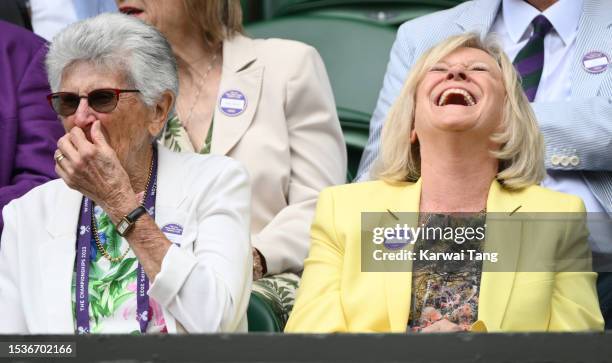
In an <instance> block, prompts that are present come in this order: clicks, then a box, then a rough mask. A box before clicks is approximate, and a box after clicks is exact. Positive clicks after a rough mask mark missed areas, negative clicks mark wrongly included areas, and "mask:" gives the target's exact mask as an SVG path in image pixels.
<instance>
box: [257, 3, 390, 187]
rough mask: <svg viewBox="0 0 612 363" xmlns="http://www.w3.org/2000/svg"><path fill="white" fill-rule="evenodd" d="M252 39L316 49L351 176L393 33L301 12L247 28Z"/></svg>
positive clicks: (361, 22) (362, 141)
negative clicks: (297, 43)
mask: <svg viewBox="0 0 612 363" xmlns="http://www.w3.org/2000/svg"><path fill="white" fill-rule="evenodd" d="M246 31H247V34H249V35H250V36H252V37H254V38H286V39H294V40H299V41H302V42H304V43H307V44H310V45H312V46H313V47H315V48H316V49H317V50H318V52H319V54H321V57H322V58H323V61H324V62H325V66H326V68H327V72H328V75H329V79H330V82H331V86H332V89H333V92H334V97H335V101H336V107H337V111H338V116H339V118H340V123H341V126H342V129H343V132H344V136H345V139H346V143H347V151H348V155H349V165H348V166H349V172H350V175H349V177H352V176H354V175H355V173H356V170H357V166H358V165H359V159H360V158H361V153H362V151H363V147H365V144H366V143H367V138H368V129H369V126H368V125H369V122H370V115H371V113H372V111H373V110H374V107H375V106H376V100H377V98H378V93H379V90H380V88H381V86H382V80H383V76H384V73H385V70H386V66H387V62H388V59H389V51H390V49H391V45H392V44H393V41H394V39H395V29H394V28H391V27H386V26H380V25H376V24H372V23H369V22H364V21H359V20H354V19H347V18H335V17H331V16H320V15H317V14H304V15H297V16H287V17H282V18H278V19H273V20H269V21H264V22H259V23H254V24H250V25H248V26H247V28H246Z"/></svg>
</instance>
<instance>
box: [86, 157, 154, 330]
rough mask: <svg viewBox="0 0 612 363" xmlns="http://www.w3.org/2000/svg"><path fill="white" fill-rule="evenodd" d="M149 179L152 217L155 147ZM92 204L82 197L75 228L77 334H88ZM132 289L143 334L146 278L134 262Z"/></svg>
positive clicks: (147, 204)
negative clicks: (134, 293)
mask: <svg viewBox="0 0 612 363" xmlns="http://www.w3.org/2000/svg"><path fill="white" fill-rule="evenodd" d="M151 162H152V163H153V165H152V166H151V180H150V181H149V185H148V186H147V197H146V199H145V201H144V207H145V208H146V209H147V212H148V213H149V215H150V216H151V217H152V218H155V191H156V187H157V149H156V148H155V147H153V159H152V161H151ZM92 213H93V204H92V202H91V200H90V199H89V198H87V197H83V202H82V203H81V215H80V217H79V226H78V229H77V255H76V282H77V283H76V289H75V292H76V293H75V294H76V300H75V301H76V304H75V305H76V307H75V310H76V320H77V333H78V334H89V333H90V331H89V261H90V256H91V250H90V249H91V243H92V235H91V230H92V229H91V221H92V215H91V214H92ZM137 271H138V274H137V277H136V279H137V286H138V290H137V291H136V304H137V308H136V314H137V315H136V320H138V323H139V324H140V332H141V333H143V334H144V333H146V331H147V325H148V324H149V320H150V318H151V317H150V316H149V295H147V291H148V290H149V279H148V278H147V275H146V274H145V272H144V269H143V268H142V265H141V264H140V263H138V270H137Z"/></svg>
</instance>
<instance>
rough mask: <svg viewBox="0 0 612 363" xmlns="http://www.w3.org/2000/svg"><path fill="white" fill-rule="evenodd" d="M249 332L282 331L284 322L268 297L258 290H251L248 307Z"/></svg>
mask: <svg viewBox="0 0 612 363" xmlns="http://www.w3.org/2000/svg"><path fill="white" fill-rule="evenodd" d="M247 319H248V321H249V332H277V333H278V332H281V331H282V328H281V326H282V323H281V321H280V318H279V317H278V316H277V314H276V313H275V312H274V311H273V310H272V307H271V306H270V304H269V303H268V302H267V300H266V298H265V297H263V296H262V295H260V294H258V293H257V292H251V299H250V300H249V306H248V308H247Z"/></svg>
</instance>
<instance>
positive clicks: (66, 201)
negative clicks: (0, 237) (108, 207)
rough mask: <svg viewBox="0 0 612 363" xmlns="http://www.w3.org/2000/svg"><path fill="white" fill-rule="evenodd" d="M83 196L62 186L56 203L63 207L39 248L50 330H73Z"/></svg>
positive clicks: (45, 315) (49, 222)
mask: <svg viewBox="0 0 612 363" xmlns="http://www.w3.org/2000/svg"><path fill="white" fill-rule="evenodd" d="M82 198H83V195H82V194H81V193H79V192H77V191H75V190H72V189H69V188H68V187H67V186H65V185H62V186H61V190H60V191H59V192H58V193H57V198H56V199H55V202H56V204H57V205H59V206H61V207H60V208H59V210H58V212H57V213H55V214H54V215H53V216H52V217H51V218H50V219H49V221H48V223H47V225H46V228H47V232H48V233H49V236H50V238H49V239H48V240H47V241H45V242H43V243H42V244H41V245H40V247H39V251H38V252H39V253H38V256H37V257H38V262H39V264H38V266H39V268H40V276H41V278H42V279H43V283H42V296H43V298H42V301H44V306H45V311H44V312H43V313H44V320H46V324H47V326H46V328H43V329H42V330H43V331H46V332H48V333H62V334H71V333H74V322H73V314H72V302H71V294H72V273H73V271H74V262H75V255H76V233H77V224H78V218H79V212H80V208H81V201H82Z"/></svg>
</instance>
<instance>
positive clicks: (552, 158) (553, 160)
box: [550, 155, 561, 166]
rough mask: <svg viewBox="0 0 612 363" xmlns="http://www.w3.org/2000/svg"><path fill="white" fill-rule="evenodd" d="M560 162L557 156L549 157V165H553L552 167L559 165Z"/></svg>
mask: <svg viewBox="0 0 612 363" xmlns="http://www.w3.org/2000/svg"><path fill="white" fill-rule="evenodd" d="M560 162H561V158H560V157H559V155H553V156H551V157H550V163H551V164H553V165H554V166H557V165H559V163H560Z"/></svg>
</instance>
